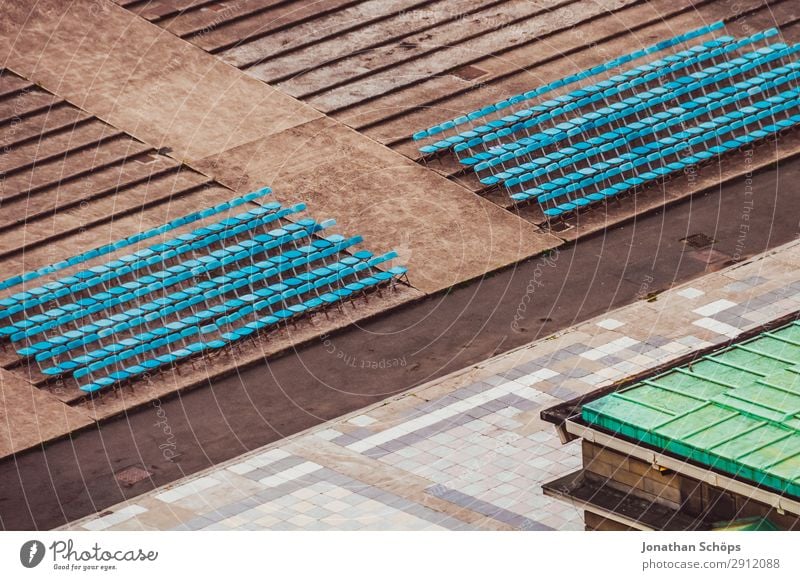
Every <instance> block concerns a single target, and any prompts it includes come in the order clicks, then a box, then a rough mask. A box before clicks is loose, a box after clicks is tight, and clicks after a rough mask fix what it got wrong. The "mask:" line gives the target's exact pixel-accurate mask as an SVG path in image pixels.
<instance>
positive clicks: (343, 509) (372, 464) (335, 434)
mask: <svg viewBox="0 0 800 580" xmlns="http://www.w3.org/2000/svg"><path fill="white" fill-rule="evenodd" d="M798 265H800V242H793V243H791V244H788V245H786V246H782V247H781V248H778V249H777V250H775V251H772V252H769V253H767V254H765V255H761V256H759V257H757V258H755V259H753V260H750V261H748V262H744V263H741V264H738V265H736V266H733V267H731V268H728V269H726V270H722V271H719V272H715V273H711V274H708V275H707V276H705V277H703V278H701V279H699V280H695V281H694V282H692V283H691V284H689V285H684V286H680V287H676V288H674V289H672V290H670V291H668V292H664V293H662V294H659V295H658V296H656V297H655V298H652V297H651V298H650V300H646V299H643V300H641V301H639V302H637V303H635V304H633V305H630V306H627V307H623V308H620V309H618V310H615V311H613V312H612V313H609V315H607V316H605V317H601V318H598V319H594V320H591V321H589V322H586V323H584V324H581V325H579V326H576V327H573V328H571V329H568V330H566V331H564V332H562V333H559V334H558V335H556V336H553V337H550V338H548V339H545V340H542V341H539V342H536V343H533V344H531V345H528V346H525V347H522V348H520V349H517V350H515V351H512V352H510V353H506V354H504V355H502V356H499V357H496V358H493V359H490V360H488V361H486V362H485V363H483V364H481V365H478V366H476V367H472V368H469V369H465V370H464V371H461V372H459V373H456V374H454V375H450V376H448V377H445V378H443V379H441V380H438V381H434V382H431V383H429V384H426V385H424V386H422V387H420V388H417V389H414V390H412V391H409V392H407V393H405V394H403V395H401V396H399V397H397V398H395V399H392V400H390V401H387V402H384V403H382V404H379V405H376V406H374V407H371V408H368V409H367V410H365V411H362V412H360V413H359V414H356V415H352V416H348V417H344V418H342V419H340V420H337V421H334V422H330V423H328V424H325V425H322V426H319V427H316V428H314V429H311V430H310V431H307V432H304V433H301V434H299V435H297V436H295V437H292V438H289V439H286V440H284V441H282V442H280V443H278V444H274V445H270V446H268V447H265V448H263V449H260V450H258V451H256V452H253V453H250V454H247V455H244V456H242V457H239V458H238V459H236V460H234V461H231V462H227V463H225V464H222V465H219V466H216V467H214V468H213V469H211V470H208V471H205V472H202V473H199V474H197V475H195V476H192V477H189V478H187V479H184V480H182V481H180V482H176V483H175V484H172V485H169V486H166V487H164V488H161V489H159V490H156V491H155V492H152V493H148V494H145V495H142V496H140V497H139V498H137V499H136V500H135V501H131V502H128V503H126V504H120V505H118V506H116V507H114V508H112V509H110V510H108V511H105V512H103V514H105V515H102V517H98V516H93V517H90V518H86V519H84V520H80V521H78V522H75V523H73V524H72V526H70V527H71V528H74V529H89V530H104V529H127V530H130V529H276V530H294V529H347V530H350V529H392V530H421V529H459V530H461V529H464V530H466V529H522V530H547V529H557V530H564V529H567V530H577V529H582V527H583V523H582V513H581V512H580V511H578V510H576V509H575V508H572V507H570V506H567V505H564V504H561V503H558V502H556V501H554V500H551V499H550V498H546V497H544V496H543V495H542V492H541V488H540V486H541V484H542V482H544V481H547V480H550V479H553V478H555V477H557V476H559V475H562V474H565V473H567V472H569V471H571V470H574V469H576V468H577V467H578V466H579V465H580V449H579V447H578V445H577V444H576V443H572V444H569V445H561V444H560V442H559V441H558V439H557V437H556V436H555V434H554V432H553V430H552V428H551V426H550V425H548V424H546V423H544V422H542V421H541V419H539V412H540V411H541V409H542V408H544V407H548V406H551V405H553V404H555V403H557V402H559V401H564V400H568V399H571V398H573V397H575V396H576V395H578V394H582V393H587V392H589V391H591V390H594V389H597V388H599V387H602V386H605V385H608V384H611V383H613V382H615V381H619V380H622V379H624V378H625V377H627V376H629V375H631V374H634V373H639V372H642V371H645V370H647V369H650V368H653V367H655V366H658V365H661V364H664V363H666V362H668V361H670V360H672V359H674V358H676V357H679V356H681V355H684V354H686V353H687V352H690V351H692V350H696V349H698V348H702V347H705V346H709V345H710V344H721V343H724V342H726V341H728V340H730V339H731V338H733V337H735V336H737V335H738V334H739V333H740V332H742V331H744V330H748V329H751V328H754V327H756V326H759V325H761V324H763V323H765V322H768V321H770V320H773V319H775V318H778V317H780V316H783V315H786V314H789V313H792V312H795V311H798V310H800V295H798V290H800V281H798V278H797V275H796V273H795V272H796V270H797V267H798ZM642 296H643V298H644V297H645V296H647V281H646V280H645V281H643V284H642ZM535 303H536V301H535V294H534V295H532V296H530V302H529V303H528V306H527V307H528V308H531V307H533V305H535Z"/></svg>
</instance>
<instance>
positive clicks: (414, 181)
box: [195, 117, 561, 293]
mask: <svg viewBox="0 0 800 580" xmlns="http://www.w3.org/2000/svg"><path fill="white" fill-rule="evenodd" d="M195 166H196V167H197V168H198V169H199V170H200V171H202V172H203V173H206V174H207V175H212V176H214V177H215V178H216V179H217V180H218V181H219V182H220V183H222V184H224V185H227V186H228V187H230V188H232V189H235V190H238V191H249V190H251V189H253V188H254V187H256V186H257V184H259V183H273V184H280V196H281V197H282V198H284V199H288V200H289V201H291V202H299V201H303V202H307V203H308V205H309V207H311V208H314V211H315V212H321V214H323V215H330V216H336V217H337V220H338V222H339V228H340V229H341V230H342V231H345V232H347V233H348V234H351V235H352V234H361V235H363V236H364V237H365V239H366V240H367V243H368V244H369V246H370V247H371V248H373V249H374V250H376V251H388V250H391V249H396V250H398V251H399V253H400V257H401V260H402V261H407V262H408V265H409V277H410V280H411V283H412V284H413V285H414V286H415V287H416V288H418V289H420V290H422V291H423V292H429V293H430V292H436V291H439V290H443V289H445V288H448V287H449V286H452V285H454V284H458V283H460V282H463V281H464V280H469V279H471V278H475V277H477V276H481V275H483V274H484V273H485V272H488V271H491V270H495V269H497V268H499V267H501V266H505V265H507V264H510V263H513V262H516V261H518V260H520V259H521V258H523V257H526V256H531V255H535V254H538V253H540V252H543V251H545V250H548V249H551V248H554V247H556V246H558V245H560V244H561V240H559V239H558V238H556V237H555V236H552V235H550V234H545V233H543V232H542V231H541V230H539V229H538V228H536V227H535V226H532V225H531V224H529V223H526V222H524V221H523V220H521V219H519V218H517V217H516V216H515V215H513V214H511V213H509V212H507V211H505V210H502V209H501V208H499V207H498V206H496V205H495V204H493V203H491V202H489V201H488V200H485V199H483V198H481V197H478V196H475V195H472V194H470V193H469V192H467V191H466V190H464V189H463V188H461V187H460V186H458V185H457V184H455V183H452V182H450V181H448V180H446V179H442V178H441V177H440V176H439V175H437V174H436V173H434V172H432V171H429V170H427V169H426V168H425V167H423V166H421V165H419V164H417V163H414V162H413V161H411V160H409V159H407V158H405V157H403V156H401V155H398V154H397V153H394V152H393V151H391V150H390V149H388V148H386V147H384V146H382V145H379V144H377V143H375V142H373V141H371V140H370V139H367V138H366V137H364V136H363V135H360V134H358V133H356V132H355V131H353V130H352V129H350V128H348V127H346V126H344V125H342V124H341V123H338V122H336V121H334V120H332V119H329V118H327V117H326V118H322V119H317V120H314V121H311V122H309V123H306V124H304V125H300V126H297V127H294V128H292V129H289V130H286V131H283V132H281V133H280V134H277V135H272V136H268V137H265V138H263V139H260V140H258V141H253V142H251V143H247V144H245V145H241V146H239V147H236V148H234V149H231V150H228V151H225V152H224V153H221V154H219V155H214V156H212V157H209V158H207V159H204V160H202V161H199V162H198V163H196V164H195Z"/></svg>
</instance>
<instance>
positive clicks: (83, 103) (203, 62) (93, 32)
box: [0, 0, 321, 160]
mask: <svg viewBox="0 0 800 580" xmlns="http://www.w3.org/2000/svg"><path fill="white" fill-rule="evenodd" d="M2 14H3V17H2V19H0V38H2V39H3V49H2V51H3V53H5V54H2V56H0V58H2V61H3V62H4V63H5V65H6V66H8V67H10V68H12V69H14V70H17V71H19V72H21V73H23V75H24V76H25V77H27V78H28V79H30V80H32V81H34V82H36V83H37V84H39V85H41V86H43V87H45V88H46V89H48V90H50V91H51V92H53V93H55V94H57V95H59V96H62V97H64V98H66V99H67V100H69V101H71V102H73V103H74V104H76V105H78V106H79V107H81V108H83V109H85V110H87V111H89V112H90V113H92V114H94V115H96V116H97V117H100V118H101V119H103V120H105V121H107V122H109V123H110V124H112V125H114V126H115V127H118V128H120V129H122V130H124V131H127V132H128V133H130V134H131V135H133V136H134V137H137V138H139V139H141V140H143V141H146V142H148V143H149V144H151V145H154V146H156V147H165V146H166V147H171V148H172V149H173V151H174V155H175V157H177V158H178V159H181V160H191V159H197V158H200V157H205V156H207V155H210V154H212V153H218V152H220V151H224V150H225V149H228V148H230V147H235V146H236V145H240V144H242V143H246V142H248V141H251V140H253V139H257V138H260V137H263V136H264V135H269V134H273V133H277V132H280V131H282V130H284V129H286V128H288V127H291V126H294V125H297V124H300V123H304V122H307V121H309V120H311V119H314V118H316V117H319V116H321V114H320V113H319V112H317V111H315V110H314V109H312V108H311V107H309V106H307V105H304V104H303V103H301V102H299V101H297V100H295V99H292V98H290V97H288V96H285V95H284V94H283V93H281V92H280V91H278V90H275V89H272V88H271V87H269V86H266V85H264V84H263V83H261V82H259V81H257V80H255V79H251V78H249V77H248V76H247V75H244V74H242V73H240V72H239V71H238V70H236V69H234V68H233V67H231V66H229V65H226V64H224V63H222V62H220V61H219V60H218V59H216V58H213V57H211V56H209V55H208V54H206V53H205V52H204V51H202V50H200V49H199V48H196V47H194V46H192V45H191V44H189V43H187V42H185V41H183V40H181V39H179V38H177V37H175V36H173V35H172V34H169V33H166V32H163V31H162V30H161V29H159V28H157V27H155V26H153V25H152V24H150V23H148V22H146V21H145V20H143V19H141V18H139V17H137V16H136V15H134V14H132V13H131V12H129V11H127V10H125V9H124V8H121V7H119V6H117V5H115V4H113V3H111V2H104V1H103V0H78V1H76V2H63V1H62V0H43V1H40V2H35V3H28V2H4V3H3V9H2Z"/></svg>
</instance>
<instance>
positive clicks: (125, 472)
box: [114, 465, 153, 486]
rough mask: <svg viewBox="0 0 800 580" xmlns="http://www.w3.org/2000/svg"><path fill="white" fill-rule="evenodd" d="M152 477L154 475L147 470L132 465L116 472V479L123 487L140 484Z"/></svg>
mask: <svg viewBox="0 0 800 580" xmlns="http://www.w3.org/2000/svg"><path fill="white" fill-rule="evenodd" d="M151 475H153V474H152V473H150V472H149V471H147V470H146V469H143V468H141V467H139V466H138V465H132V466H130V467H126V468H125V469H122V470H120V471H118V472H116V473H115V474H114V477H115V478H116V479H117V481H118V482H120V483H121V484H122V485H126V486H131V485H133V484H134V483H139V482H140V481H142V480H144V479H147V478H148V477H150V476H151Z"/></svg>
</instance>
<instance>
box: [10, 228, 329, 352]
mask: <svg viewBox="0 0 800 580" xmlns="http://www.w3.org/2000/svg"><path fill="white" fill-rule="evenodd" d="M329 224H330V222H328V223H327V224H317V223H316V222H314V221H313V220H311V219H306V220H300V221H299V222H298V223H296V224H286V226H285V227H284V228H281V229H275V230H271V231H270V232H267V233H265V234H259V235H258V236H256V238H258V239H256V238H254V239H253V240H243V241H241V242H239V243H238V244H237V245H234V246H228V247H226V248H224V249H222V250H216V251H214V252H211V253H210V254H209V255H206V256H201V257H199V258H197V259H191V260H185V261H183V262H181V263H180V264H177V265H175V266H170V267H168V268H166V269H165V270H160V271H158V272H154V273H153V274H151V275H147V276H142V277H140V278H138V279H137V280H134V281H131V282H125V283H124V284H122V285H120V286H115V287H110V288H108V289H107V291H105V292H100V293H98V294H94V295H92V296H90V297H86V298H81V299H80V300H78V301H77V302H75V303H72V304H69V305H60V306H59V307H58V308H55V309H53V310H50V311H48V312H46V313H44V314H43V315H35V316H32V317H30V318H29V319H26V320H22V321H19V322H17V323H15V325H14V326H8V327H4V328H0V334H7V333H8V332H9V331H11V329H14V328H17V329H19V327H20V326H24V329H23V330H17V331H16V332H14V333H13V334H11V340H12V341H15V342H16V341H18V340H22V339H29V338H30V337H32V336H34V335H36V334H39V333H42V332H46V331H49V330H52V329H54V328H57V327H60V326H62V325H64V324H67V323H69V322H73V321H75V320H79V319H81V318H84V317H86V316H90V315H92V314H95V313H97V312H101V311H103V310H106V309H109V308H114V307H116V306H119V305H121V304H126V303H128V302H131V301H134V300H137V299H139V298H142V297H143V296H147V295H149V294H152V293H153V292H157V291H160V290H165V289H167V288H169V287H171V286H174V285H176V284H180V283H181V282H184V281H186V280H190V279H195V278H198V277H200V276H203V275H207V276H210V275H211V273H212V272H214V271H215V270H217V269H219V268H224V267H226V266H228V265H230V264H235V263H237V262H241V261H242V260H249V259H252V257H253V256H254V255H257V254H262V253H265V252H267V251H269V250H271V249H273V248H278V247H281V246H283V245H284V244H287V243H289V242H292V241H295V240H298V239H300V238H303V237H307V236H310V235H311V234H312V233H314V232H315V231H318V230H320V229H322V228H324V227H327V226H328V225H329ZM64 312H66V313H64ZM45 315H46V316H48V318H47V319H46V321H44V322H42V321H41V320H40V319H39V317H40V316H45ZM30 323H32V325H31V324H30Z"/></svg>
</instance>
